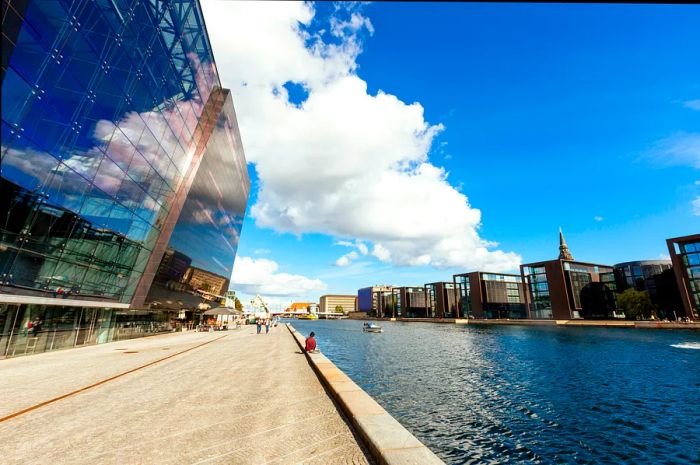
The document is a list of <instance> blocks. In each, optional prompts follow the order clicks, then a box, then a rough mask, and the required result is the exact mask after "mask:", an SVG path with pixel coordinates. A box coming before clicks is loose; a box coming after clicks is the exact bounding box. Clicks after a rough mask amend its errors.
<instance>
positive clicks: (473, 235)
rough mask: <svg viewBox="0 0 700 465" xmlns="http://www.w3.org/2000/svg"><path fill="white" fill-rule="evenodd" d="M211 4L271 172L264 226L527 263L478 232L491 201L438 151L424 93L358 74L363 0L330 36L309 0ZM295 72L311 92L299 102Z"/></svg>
mask: <svg viewBox="0 0 700 465" xmlns="http://www.w3.org/2000/svg"><path fill="white" fill-rule="evenodd" d="M203 6H204V14H205V18H206V21H207V26H208V31H209V35H210V38H211V40H212V45H213V48H214V51H215V53H216V56H217V64H218V67H219V72H220V75H221V79H222V81H223V84H224V86H226V87H228V88H230V89H232V91H233V94H234V100H235V104H236V110H237V114H238V116H239V120H238V121H239V125H240V129H241V134H242V135H243V140H244V143H245V145H246V155H247V158H248V160H249V161H250V162H252V163H254V164H255V169H256V171H257V175H258V177H259V179H260V183H259V192H258V195H257V201H256V203H255V205H253V206H252V207H251V217H253V218H254V219H255V221H256V224H257V225H258V226H259V227H263V228H271V229H273V230H275V231H278V232H290V233H294V234H304V233H311V232H313V233H325V234H328V235H331V236H333V237H337V238H342V239H350V240H348V242H352V241H359V243H361V244H363V245H362V246H356V249H357V250H356V253H357V254H362V255H368V254H371V255H372V256H374V257H376V258H377V259H379V260H380V261H383V262H387V263H391V264H394V265H409V266H413V265H432V266H435V267H463V268H480V269H484V268H488V269H491V270H494V271H499V270H510V269H515V268H517V266H518V264H519V263H520V257H519V256H518V255H517V254H515V253H512V252H504V251H501V250H493V248H494V247H496V246H497V244H496V243H495V242H491V241H488V240H485V239H483V238H481V237H480V236H479V233H478V230H479V228H480V225H481V212H480V211H479V210H478V209H476V208H474V207H472V206H471V205H470V203H469V201H468V199H467V197H466V196H465V195H464V194H462V193H461V192H459V191H458V190H457V189H455V187H454V186H452V185H451V184H450V182H449V181H448V173H447V172H446V171H445V170H444V169H442V168H440V167H439V166H435V165H434V164H432V163H431V162H430V160H429V158H428V153H429V151H430V148H431V146H432V144H433V141H434V138H435V136H436V135H437V134H438V133H439V132H440V131H442V130H443V129H444V128H443V126H442V125H441V124H431V123H429V122H427V121H426V120H425V117H424V111H423V107H422V106H421V105H420V104H419V103H417V102H414V103H406V102H403V101H401V100H400V99H399V98H398V97H396V96H394V95H391V94H390V93H388V92H385V91H381V90H380V91H378V92H377V93H376V94H370V93H368V90H367V83H366V82H365V81H363V80H362V79H361V78H360V77H359V76H358V75H357V74H356V72H355V70H356V68H357V63H356V58H357V56H358V54H359V53H360V52H361V40H360V37H361V36H362V34H371V33H372V32H373V27H372V24H371V22H370V21H369V19H368V18H366V17H365V16H364V15H363V14H362V12H361V10H360V9H358V8H357V7H356V6H352V7H348V8H344V7H342V6H341V7H338V8H336V11H335V13H334V14H333V15H332V16H331V18H330V19H329V20H328V23H329V24H328V27H329V28H330V32H329V33H326V34H325V36H324V34H322V32H321V31H319V32H310V31H311V29H312V28H310V27H309V26H310V25H311V23H312V21H314V20H317V19H318V18H315V14H316V12H315V10H314V7H313V6H312V5H311V4H307V3H297V2H282V3H274V2H250V3H248V2H210V1H205V2H204V5H203ZM287 83H294V84H298V85H300V86H302V87H303V88H304V89H305V90H306V91H307V92H308V96H307V98H306V100H305V101H304V102H302V103H301V104H294V103H292V102H290V101H289V96H288V93H287V89H286V88H285V84H287ZM370 250H371V252H370ZM352 260H353V258H352V257H351V256H349V255H348V254H346V255H344V256H343V257H341V258H339V259H338V261H337V262H336V264H337V265H339V266H343V265H347V264H349V263H350V262H351V261H352Z"/></svg>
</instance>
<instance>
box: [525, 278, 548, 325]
mask: <svg viewBox="0 0 700 465" xmlns="http://www.w3.org/2000/svg"><path fill="white" fill-rule="evenodd" d="M523 277H524V279H525V283H526V284H527V286H528V290H529V292H530V300H531V302H532V304H531V305H532V307H531V308H532V312H531V317H532V318H535V319H551V318H552V317H553V314H552V299H551V296H550V294H549V283H548V282H547V271H546V270H545V268H544V266H532V267H531V266H525V267H524V268H523Z"/></svg>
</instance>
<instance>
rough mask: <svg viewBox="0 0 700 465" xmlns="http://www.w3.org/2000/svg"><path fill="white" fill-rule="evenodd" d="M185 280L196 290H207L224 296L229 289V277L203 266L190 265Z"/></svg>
mask: <svg viewBox="0 0 700 465" xmlns="http://www.w3.org/2000/svg"><path fill="white" fill-rule="evenodd" d="M183 281H184V282H185V283H187V284H189V286H190V287H191V288H192V289H194V290H195V291H205V292H209V293H211V294H215V295H219V296H223V295H224V294H225V292H226V290H228V282H229V280H228V278H225V277H223V276H221V275H218V274H216V273H212V272H210V271H207V270H203V269H201V268H195V267H190V268H188V269H187V271H186V272H185V276H184V278H183Z"/></svg>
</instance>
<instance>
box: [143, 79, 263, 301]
mask: <svg viewBox="0 0 700 465" xmlns="http://www.w3.org/2000/svg"><path fill="white" fill-rule="evenodd" d="M222 92H223V97H224V103H223V107H222V111H221V112H220V113H219V118H218V120H217V122H216V126H215V127H214V129H213V131H212V133H211V136H210V137H209V140H208V142H207V145H206V149H205V151H204V155H203V157H202V162H201V164H200V166H199V169H198V170H197V175H196V176H195V178H194V182H193V183H192V188H191V189H190V192H189V195H188V197H187V200H186V201H185V203H184V205H183V208H182V212H181V213H180V216H179V218H178V220H177V223H176V224H175V227H174V229H173V233H172V235H171V236H170V241H169V242H168V247H167V249H166V251H165V253H164V254H163V258H162V259H161V261H160V263H159V265H158V268H157V271H156V273H155V277H154V279H153V284H152V285H151V287H150V290H149V292H148V296H147V298H146V302H147V303H148V304H149V305H151V307H152V308H168V309H175V310H185V311H187V310H194V309H196V308H198V307H199V304H200V303H207V302H209V303H210V305H212V302H213V303H216V302H222V303H223V302H224V301H225V293H226V291H227V290H228V285H229V278H230V277H231V272H232V271H233V263H234V260H235V257H236V250H237V248H238V240H239V238H240V234H241V228H242V227H243V217H244V216H245V211H246V202H247V199H248V191H249V189H250V181H249V179H248V171H247V168H246V162H245V157H244V156H243V145H242V143H241V137H240V134H239V132H238V124H237V123H236V119H235V112H234V109H233V102H232V100H231V96H230V93H229V92H228V91H227V90H223V91H222Z"/></svg>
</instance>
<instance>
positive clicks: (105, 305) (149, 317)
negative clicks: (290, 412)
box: [0, 0, 250, 357]
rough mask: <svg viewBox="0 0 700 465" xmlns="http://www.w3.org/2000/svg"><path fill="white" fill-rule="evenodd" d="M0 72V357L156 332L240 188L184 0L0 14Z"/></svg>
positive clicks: (220, 250) (215, 91)
mask: <svg viewBox="0 0 700 465" xmlns="http://www.w3.org/2000/svg"><path fill="white" fill-rule="evenodd" d="M2 72H3V74H2V102H3V111H2V120H3V124H2V165H1V166H2V171H1V179H0V217H1V218H2V222H1V223H0V357H3V356H12V355H21V354H24V353H34V352H40V351H45V350H54V349H59V348H63V347H72V346H79V345H85V344H94V343H98V342H107V341H110V340H119V339H124V338H128V337H135V336H142V335H147V334H152V333H153V332H158V331H163V330H171V329H172V324H171V323H172V322H171V320H170V318H171V316H172V312H168V311H163V310H162V309H163V308H166V307H169V308H170V310H172V311H175V310H179V309H182V308H191V307H192V306H193V305H195V304H196V302H197V301H199V302H202V298H203V297H204V296H202V295H194V294H193V293H192V289H191V286H190V285H189V283H188V282H186V280H184V279H183V278H184V273H183V268H184V267H185V265H186V266H187V268H185V270H187V269H189V268H197V269H199V270H204V271H206V272H208V273H215V274H217V275H219V276H230V270H231V268H232V266H233V261H234V258H235V253H236V248H237V245H238V237H239V236H240V231H241V227H242V221H243V217H244V215H245V209H246V205H247V199H248V191H249V186H250V182H249V179H248V175H247V170H246V162H245V155H244V153H243V148H242V144H241V140H240V135H239V133H238V125H237V121H236V116H235V112H234V110H233V103H232V99H231V95H230V92H229V91H228V90H226V89H222V88H221V83H220V80H219V76H218V74H217V71H216V66H215V63H214V56H213V54H212V50H211V45H210V43H209V40H208V37H207V33H206V29H205V26H204V19H203V17H202V12H201V8H200V5H199V2H197V1H196V0H183V1H178V2H176V3H173V2H161V3H154V2H133V3H130V4H128V5H127V4H126V3H125V2H123V1H121V0H117V1H114V2H111V3H109V2H107V3H105V2H101V1H98V2H96V3H95V2H88V1H68V0H52V1H49V0H34V1H31V2H26V1H17V0H7V1H3V62H2ZM185 273H186V271H185ZM180 276H182V278H181V277H180ZM156 277H157V279H156ZM225 279H226V278H225ZM218 291H219V294H223V293H224V292H225V291H226V289H223V288H221V286H219V288H218ZM181 297H182V298H184V299H190V300H192V301H191V302H190V301H187V302H186V301H185V300H182V299H181ZM33 322H38V324H33ZM37 327H38V329H37Z"/></svg>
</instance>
